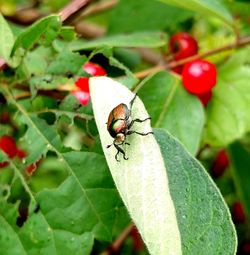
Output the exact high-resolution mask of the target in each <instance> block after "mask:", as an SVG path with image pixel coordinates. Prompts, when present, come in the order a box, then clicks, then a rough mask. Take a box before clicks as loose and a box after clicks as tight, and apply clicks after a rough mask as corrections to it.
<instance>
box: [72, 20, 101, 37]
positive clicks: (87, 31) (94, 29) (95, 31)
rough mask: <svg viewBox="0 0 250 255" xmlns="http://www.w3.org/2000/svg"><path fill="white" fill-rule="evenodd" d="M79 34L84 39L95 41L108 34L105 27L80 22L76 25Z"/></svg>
mask: <svg viewBox="0 0 250 255" xmlns="http://www.w3.org/2000/svg"><path fill="white" fill-rule="evenodd" d="M74 26H75V30H76V32H77V34H80V35H82V36H83V37H84V38H89V39H94V38H98V37H101V36H103V35H104V34H105V33H106V29H105V28H104V27H101V26H98V25H96V24H94V23H90V22H78V23H76V24H74Z"/></svg>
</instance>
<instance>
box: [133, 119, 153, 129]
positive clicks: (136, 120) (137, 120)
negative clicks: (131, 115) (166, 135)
mask: <svg viewBox="0 0 250 255" xmlns="http://www.w3.org/2000/svg"><path fill="white" fill-rule="evenodd" d="M146 120H151V117H148V118H146V119H144V120H140V119H134V120H132V121H131V123H130V125H129V126H128V129H130V128H131V127H132V126H133V125H134V123H135V122H140V123H141V122H144V121H146Z"/></svg>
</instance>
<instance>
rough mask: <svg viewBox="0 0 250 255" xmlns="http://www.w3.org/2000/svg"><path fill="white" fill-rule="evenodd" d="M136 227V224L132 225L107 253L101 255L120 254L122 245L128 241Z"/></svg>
mask: <svg viewBox="0 0 250 255" xmlns="http://www.w3.org/2000/svg"><path fill="white" fill-rule="evenodd" d="M133 227H134V223H130V224H129V225H128V226H127V227H126V228H125V229H124V230H123V231H122V233H121V234H120V236H118V238H117V239H116V240H115V241H114V242H113V243H112V244H111V245H110V246H109V247H108V249H107V250H106V251H104V252H103V253H101V255H111V254H113V253H114V252H118V251H119V250H120V249H121V246H122V244H123V243H124V241H125V240H126V239H127V237H128V235H129V234H130V232H131V230H132V229H133Z"/></svg>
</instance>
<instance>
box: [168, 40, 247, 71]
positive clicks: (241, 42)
mask: <svg viewBox="0 0 250 255" xmlns="http://www.w3.org/2000/svg"><path fill="white" fill-rule="evenodd" d="M249 43H250V36H246V37H241V38H239V39H238V40H237V41H236V42H234V43H231V44H228V45H225V46H222V47H219V48H215V49H212V50H210V51H206V52H204V53H200V54H197V55H194V56H192V57H188V58H184V59H181V60H178V61H172V62H170V63H169V64H167V68H174V67H177V66H181V65H183V64H186V63H187V62H190V61H193V60H196V59H198V58H205V57H208V56H211V55H214V54H217V53H219V52H222V51H227V50H232V49H234V48H240V47H242V46H244V45H247V44H249Z"/></svg>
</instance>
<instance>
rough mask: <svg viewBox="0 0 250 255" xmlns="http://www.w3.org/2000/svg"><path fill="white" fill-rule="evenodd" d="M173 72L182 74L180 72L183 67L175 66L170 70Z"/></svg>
mask: <svg viewBox="0 0 250 255" xmlns="http://www.w3.org/2000/svg"><path fill="white" fill-rule="evenodd" d="M171 70H172V71H173V72H175V73H178V74H180V75H181V74H182V70H183V66H176V67H174V68H172V69H171Z"/></svg>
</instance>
